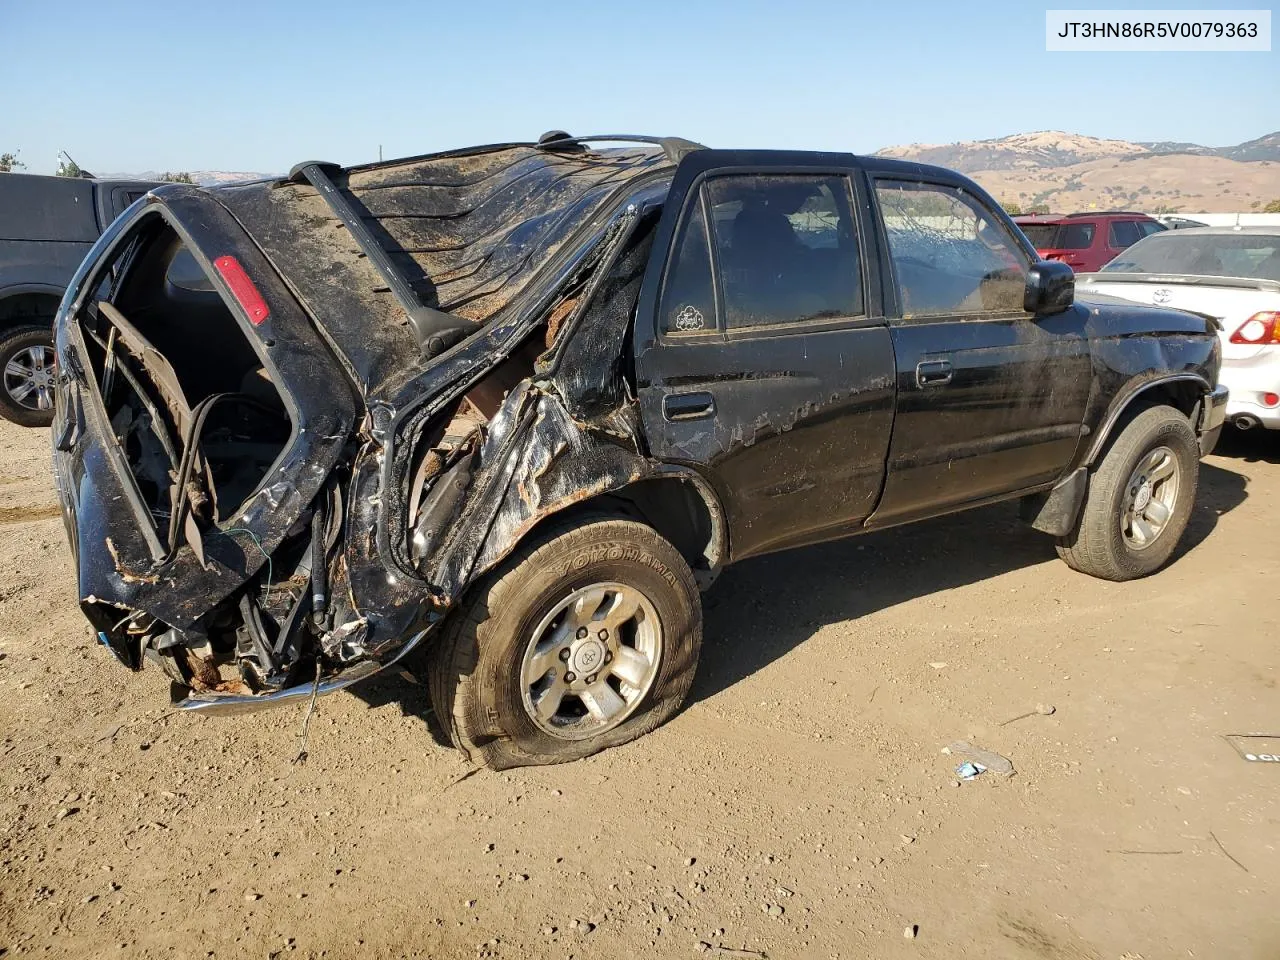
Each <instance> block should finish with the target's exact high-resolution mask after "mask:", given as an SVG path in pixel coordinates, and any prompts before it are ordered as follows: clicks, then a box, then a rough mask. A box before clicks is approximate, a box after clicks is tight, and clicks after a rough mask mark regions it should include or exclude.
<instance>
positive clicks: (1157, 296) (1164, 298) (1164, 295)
mask: <svg viewBox="0 0 1280 960" xmlns="http://www.w3.org/2000/svg"><path fill="white" fill-rule="evenodd" d="M1170 296H1171V294H1170V293H1169V288H1168V287H1161V288H1160V289H1159V290H1157V291H1156V292H1155V293H1153V294H1152V295H1151V302H1152V303H1168V302H1169V297H1170Z"/></svg>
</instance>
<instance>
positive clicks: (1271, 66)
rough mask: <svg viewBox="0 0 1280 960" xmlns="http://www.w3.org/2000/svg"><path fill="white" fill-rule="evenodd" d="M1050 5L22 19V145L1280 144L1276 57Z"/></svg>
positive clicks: (45, 157) (73, 6) (497, 4)
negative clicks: (1263, 140) (559, 141)
mask: <svg viewBox="0 0 1280 960" xmlns="http://www.w3.org/2000/svg"><path fill="white" fill-rule="evenodd" d="M1093 5H1094V6H1104V5H1105V4H1103V3H1101V2H1099V3H1095V4H1093ZM1112 5H1113V6H1124V7H1128V8H1139V7H1154V8H1166V9H1167V8H1174V7H1190V8H1205V7H1208V6H1211V4H1209V3H1207V2H1205V0H1201V2H1199V3H1177V2H1168V0H1166V2H1164V3H1154V4H1153V3H1146V4H1140V3H1132V2H1130V3H1124V4H1121V3H1113V4H1112ZM1248 5H1249V4H1248V3H1235V4H1224V5H1223V6H1224V7H1226V8H1232V7H1241V6H1248ZM1046 6H1053V7H1055V8H1060V7H1068V6H1070V4H1068V3H1065V2H1061V0H1058V2H1054V0H1050V2H1049V3H1047V4H1030V3H1026V2H1020V3H1010V2H998V3H964V2H958V0H915V2H912V0H903V2H892V0H890V2H876V3H869V4H866V5H862V4H859V3H856V2H850V0H843V2H823V0H739V2H729V0H724V2H701V3H700V2H698V0H680V2H673V0H648V2H635V3H620V4H616V5H615V4H611V3H609V2H608V0H604V2H601V0H592V2H568V3H555V2H552V0H522V2H508V0H453V2H449V3H437V2H432V0H423V2H409V0H360V2H348V3H336V2H333V0H312V2H310V3H308V4H306V5H304V4H302V3H297V2H293V0H257V2H245V0H220V2H215V3H207V2H206V3H186V2H183V0H168V2H164V3H158V2H152V0H116V2H113V3H101V2H95V3H88V2H84V0H58V2H50V0H0V151H6V150H21V159H22V160H23V161H25V162H26V163H27V165H28V169H29V171H30V172H33V173H42V172H46V173H47V172H52V170H53V167H54V158H55V154H56V153H57V151H58V150H59V149H66V150H68V151H69V152H70V153H71V155H72V156H73V157H75V159H76V160H77V161H78V162H79V163H80V164H81V165H82V166H84V167H85V168H87V169H90V170H94V171H96V172H99V173H105V172H121V171H141V170H196V169H204V170H207V169H221V170H241V171H262V172H277V171H283V170H287V169H288V168H289V167H290V166H292V165H293V164H294V163H295V162H297V161H298V160H303V159H323V160H335V161H338V162H342V163H355V162H359V161H364V160H370V159H376V158H377V153H378V145H379V144H382V145H383V148H384V151H385V154H386V156H388V157H392V156H397V155H406V154H412V153H421V152H428V151H432V150H436V149H443V148H448V147H454V146H462V145H467V144H473V143H488V142H493V141H500V140H517V139H531V138H534V137H536V136H537V135H538V134H540V133H541V132H543V131H544V130H546V129H549V128H562V129H566V130H569V131H572V132H574V133H578V134H583V133H589V132H590V133H619V132H643V133H656V134H676V135H680V136H685V137H689V138H691V139H694V140H700V141H702V142H704V143H707V144H710V145H714V146H725V147H728V146H780V147H807V148H817V149H837V150H853V151H855V152H868V151H871V150H875V149H877V148H879V147H881V146H885V145H889V144H896V143H907V142H914V141H926V142H934V143H939V142H949V141H953V140H968V139H980V138H986V137H996V136H1003V135H1005V134H1009V133H1020V132H1025V131H1029V130H1043V129H1064V130H1068V131H1072V132H1078V133H1085V134H1090V135H1094V136H1102V137H1119V138H1124V139H1129V140H1191V141H1196V142H1200V143H1205V144H1209V145H1215V146H1217V145H1223V144H1229V143H1236V142H1238V141H1241V140H1246V139H1251V138H1253V137H1256V136H1259V135H1261V134H1264V133H1269V132H1271V131H1274V130H1277V129H1280V96H1278V94H1280V54H1278V53H1277V52H1271V53H1234V54H1227V53H1200V54H1187V53H1144V54H1078V53H1046V52H1045V50H1044V10H1045V7H1046ZM1277 26H1278V27H1280V24H1277Z"/></svg>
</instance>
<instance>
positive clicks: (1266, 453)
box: [1213, 427, 1280, 463]
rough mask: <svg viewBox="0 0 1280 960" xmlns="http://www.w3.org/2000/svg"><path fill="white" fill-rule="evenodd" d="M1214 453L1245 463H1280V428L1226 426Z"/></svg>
mask: <svg viewBox="0 0 1280 960" xmlns="http://www.w3.org/2000/svg"><path fill="white" fill-rule="evenodd" d="M1213 453H1214V455H1215V456H1219V457H1231V458H1233V459H1236V460H1243V461H1244V462H1245V463H1280V430H1263V429H1254V430H1249V431H1247V432H1246V431H1243V430H1237V429H1235V428H1234V427H1225V428H1224V429H1223V431H1222V438H1221V439H1220V440H1219V441H1218V445H1217V446H1216V447H1215V448H1214V450H1213Z"/></svg>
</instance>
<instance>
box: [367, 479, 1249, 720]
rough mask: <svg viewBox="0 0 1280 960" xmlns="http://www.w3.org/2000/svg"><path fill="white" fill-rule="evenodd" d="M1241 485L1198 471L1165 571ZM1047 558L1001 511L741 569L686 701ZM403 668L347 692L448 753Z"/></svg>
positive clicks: (708, 608)
mask: <svg viewBox="0 0 1280 960" xmlns="http://www.w3.org/2000/svg"><path fill="white" fill-rule="evenodd" d="M1245 485H1246V480H1245V478H1244V477H1243V476H1241V475H1240V474H1238V473H1235V472H1233V471H1231V470H1229V469H1223V468H1221V467H1217V466H1214V465H1212V464H1209V463H1202V464H1201V468H1200V490H1199V495H1198V496H1197V498H1196V506H1195V510H1194V512H1193V513H1192V515H1191V520H1190V522H1189V523H1188V525H1187V531H1186V533H1185V534H1184V536H1183V540H1182V543H1181V544H1180V545H1179V547H1178V552H1177V553H1176V554H1175V556H1174V560H1173V562H1175V563H1176V562H1177V560H1178V559H1179V558H1180V557H1182V556H1183V555H1185V554H1186V553H1188V552H1190V551H1192V550H1194V549H1195V548H1196V547H1197V546H1199V545H1200V544H1201V543H1202V542H1203V541H1204V540H1205V539H1206V538H1207V537H1208V536H1209V535H1210V534H1211V533H1212V532H1213V528H1214V527H1215V526H1216V525H1217V522H1218V517H1220V516H1222V515H1223V514H1225V513H1227V512H1229V511H1231V510H1233V509H1235V508H1236V507H1237V506H1239V505H1240V504H1241V503H1243V502H1244V500H1245V499H1246V497H1247V496H1248V494H1247V493H1246V491H1245ZM1051 560H1056V554H1055V552H1054V549H1053V541H1052V539H1051V538H1049V537H1048V536H1046V535H1044V534H1042V533H1038V532H1036V531H1035V530H1032V529H1031V528H1030V527H1027V526H1026V525H1025V524H1023V523H1022V522H1021V521H1020V520H1019V519H1018V516H1017V505H1016V504H1010V503H1004V504H997V505H995V506H991V507H984V508H981V509H978V510H970V511H966V512H964V513H958V514H954V515H952V516H948V517H941V518H939V519H936V520H927V521H923V522H920V523H914V524H909V525H907V526H903V527H898V528H895V529H892V530H884V531H879V532H876V533H871V534H865V535H863V536H859V537H853V538H850V539H847V540H840V541H836V542H834V543H828V544H822V545H819V546H812V547H804V548H801V549H796V550H789V551H786V552H784V553H778V554H772V555H769V556H765V557H759V558H756V559H754V560H747V561H745V562H743V563H741V564H738V565H735V566H733V567H730V568H729V569H727V570H726V571H725V572H724V574H723V575H722V576H721V577H720V579H719V580H718V581H717V582H716V583H715V584H714V585H713V586H712V588H711V590H710V591H708V592H707V593H706V594H705V595H704V596H703V609H704V612H705V617H704V624H703V641H702V656H701V660H700V663H699V666H698V676H697V679H696V680H695V681H694V686H693V690H692V691H691V693H690V695H689V702H690V703H696V702H698V701H700V700H705V699H707V698H709V697H712V696H715V695H716V694H717V693H719V692H721V691H722V690H725V689H727V688H728V687H731V686H733V684H735V683H737V682H738V681H739V680H742V679H744V678H746V677H749V676H751V675H752V674H753V673H755V672H757V671H758V670H761V669H763V668H764V667H766V666H768V665H769V664H770V663H772V662H773V661H774V660H777V659H778V658H780V657H782V656H784V655H786V654H787V653H788V652H790V651H791V650H792V649H794V648H795V647H797V646H798V645H799V644H801V643H803V642H804V641H805V640H807V639H808V638H809V637H811V636H813V635H814V634H815V633H816V632H817V631H818V630H819V629H820V628H821V627H823V626H825V625H827V624H831V623H840V622H843V621H846V620H854V619H857V618H858V617H863V616H867V615H868V614H871V613H875V612H876V611H878V610H883V609H886V608H888V607H892V606H896V605H897V604H900V603H906V602H908V601H911V600H915V599H917V598H919V597H924V596H928V595H930V594H935V593H939V592H941V591H944V590H949V589H952V588H954V587H961V586H965V585H968V584H971V583H975V582H977V581H979V580H984V579H986V578H988V577H994V576H998V575H1000V574H1002V573H1009V572H1011V571H1014V570H1019V569H1021V568H1023V567H1027V566H1031V565H1033V564H1037V563H1046V562H1048V561H1051ZM1081 576H1083V574H1081ZM427 642H428V643H430V639H428V640H427ZM404 668H405V670H407V671H408V676H406V674H405V673H404V672H402V671H399V670H393V671H388V673H386V674H384V675H380V676H378V677H375V678H373V679H371V680H369V681H367V682H365V683H362V684H359V685H357V686H356V687H354V688H352V690H351V692H352V693H354V694H355V695H356V696H357V697H359V698H360V699H361V700H363V701H365V703H367V704H368V705H369V706H370V707H382V706H386V705H388V704H392V703H394V704H397V705H398V706H399V707H400V709H401V710H402V711H403V712H404V713H405V714H406V715H412V716H417V717H420V718H421V719H422V720H423V721H424V722H425V723H426V724H427V726H428V727H429V729H430V731H431V733H432V736H433V737H434V738H435V740H436V741H437V742H438V743H440V744H443V745H448V742H449V741H448V739H447V737H446V736H445V735H444V731H443V729H442V728H441V727H440V724H439V723H438V721H437V719H436V717H435V716H434V715H433V714H432V711H431V703H430V699H429V697H428V695H427V687H426V677H427V669H426V658H425V655H424V654H422V653H420V652H419V653H415V654H413V655H411V656H410V657H408V658H406V661H405V663H404Z"/></svg>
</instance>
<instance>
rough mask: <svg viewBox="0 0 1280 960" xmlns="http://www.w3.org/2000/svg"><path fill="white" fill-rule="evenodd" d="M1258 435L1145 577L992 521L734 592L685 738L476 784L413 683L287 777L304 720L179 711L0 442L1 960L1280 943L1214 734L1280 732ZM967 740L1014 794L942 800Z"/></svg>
mask: <svg viewBox="0 0 1280 960" xmlns="http://www.w3.org/2000/svg"><path fill="white" fill-rule="evenodd" d="M1278 439H1280V438H1274V437H1262V436H1258V435H1256V434H1250V435H1248V436H1241V437H1232V438H1231V439H1230V442H1228V443H1225V444H1224V448H1223V449H1222V451H1221V452H1220V454H1219V455H1215V456H1214V457H1212V458H1211V459H1209V460H1208V461H1207V462H1206V463H1205V465H1204V466H1203V469H1202V473H1201V490H1200V497H1199V501H1198V506H1197V509H1196V513H1195V516H1194V519H1193V521H1192V526H1191V528H1190V530H1189V531H1188V535H1187V537H1186V539H1185V541H1184V544H1183V549H1182V552H1181V555H1180V556H1179V557H1178V559H1177V560H1176V562H1174V563H1173V564H1172V566H1170V567H1169V568H1167V569H1166V570H1164V571H1163V572H1161V573H1160V574H1158V575H1157V576H1155V577H1153V578H1150V579H1148V580H1145V581H1140V582H1136V583H1131V584H1124V585H1119V584H1110V583H1103V582H1101V581H1095V580H1091V579H1089V578H1087V577H1084V576H1082V575H1079V574H1075V573H1073V572H1071V571H1070V570H1068V569H1067V567H1066V566H1065V565H1063V564H1062V563H1060V562H1059V561H1058V560H1057V559H1056V558H1055V556H1054V553H1053V548H1052V545H1051V544H1050V542H1049V541H1048V540H1047V539H1046V538H1044V537H1042V536H1041V535H1039V534H1036V533H1034V532H1032V531H1030V530H1027V529H1025V528H1023V527H1022V526H1020V525H1019V524H1018V523H1017V521H1016V518H1015V511H1014V509H1013V508H1012V507H1009V506H1000V507H996V508H989V509H984V510H981V511H978V512H974V513H971V514H968V515H962V516H958V517H953V518H947V519H943V520H939V521H934V522H930V523H926V524H921V525H916V526H914V527H910V528H906V529H903V530H899V531H889V532H885V533H881V534H876V535H873V536H870V537H865V538H862V539H856V540H850V541H846V542H842V543H838V544H833V545H828V546H824V547H817V548H811V549H807V550H802V551H795V552H792V553H787V554H782V555H778V556H775V557H769V558H765V559H761V560H757V561H752V562H749V563H746V564H744V565H742V566H740V567H735V568H732V569H730V570H728V571H726V573H725V574H724V575H723V577H722V578H721V580H720V581H719V582H718V583H717V584H716V585H715V587H714V588H713V589H712V591H711V592H710V593H709V594H708V595H707V597H706V604H707V608H708V609H707V622H706V642H705V645H704V648H703V663H702V667H701V668H700V674H699V679H698V682H697V684H696V687H695V690H694V694H693V696H692V697H691V700H690V702H689V704H688V705H687V706H686V707H685V709H684V710H683V711H682V712H681V713H680V714H679V715H678V716H677V717H676V718H675V720H673V721H672V722H671V723H670V724H668V725H667V726H665V727H664V728H662V729H661V730H659V731H657V732H656V733H654V734H652V735H650V736H648V737H646V738H644V739H643V740H641V741H639V742H637V743H635V744H633V745H631V746H628V747H625V748H622V749H618V750H614V751H611V752H608V753H605V754H603V755H600V756H597V757H595V758H593V759H591V760H588V761H583V762H579V763H576V764H573V765H569V766H560V767H550V768H541V769H533V770H521V771H516V772H511V773H502V774H495V773H490V772H485V771H481V772H477V773H474V774H473V775H468V774H469V773H470V771H469V770H468V768H467V767H466V765H464V763H463V762H462V760H461V758H460V757H459V756H458V755H456V754H455V753H454V752H452V751H451V750H448V749H445V748H444V747H442V746H440V745H439V744H438V743H437V742H436V740H435V739H434V738H433V734H432V733H431V730H430V727H429V724H428V722H427V717H426V714H427V706H426V698H425V691H424V689H423V687H422V686H421V685H420V684H417V683H414V682H411V681H410V680H409V679H406V678H404V677H401V676H393V677H391V678H389V679H386V680H375V681H373V682H370V683H369V684H368V685H367V686H366V687H365V688H363V689H359V691H358V695H352V694H338V695H335V696H333V697H330V698H328V699H323V700H321V701H320V702H319V704H318V709H317V713H316V716H315V719H314V720H313V722H312V725H311V732H310V742H309V750H310V755H309V759H307V761H306V762H305V763H302V764H294V763H292V762H291V761H292V760H293V759H294V757H295V756H296V755H297V753H298V749H299V736H298V735H299V730H300V726H301V721H302V715H303V711H302V708H301V707H289V708H286V709H284V710H280V711H274V712H267V713H260V714H254V715H248V716H241V717H234V718H224V719H202V718H199V717H192V716H185V715H175V714H174V713H173V712H172V711H171V708H170V706H169V700H168V684H167V682H166V681H165V680H164V678H163V677H162V675H161V674H160V673H159V671H157V670H154V669H148V670H145V671H143V672H142V673H140V674H136V675H135V674H129V673H126V672H124V671H123V670H122V669H121V668H119V667H118V666H117V665H116V664H115V663H114V661H112V660H111V659H110V658H109V657H108V655H107V654H106V652H105V651H104V650H103V649H101V648H100V647H99V646H98V645H97V644H96V642H95V641H94V639H93V637H92V635H91V633H90V631H89V629H88V627H87V625H86V624H85V623H84V622H83V621H82V619H81V617H80V614H79V612H78V610H77V607H76V604H75V593H74V583H73V579H72V569H71V563H70V559H69V554H68V551H67V549H66V546H65V542H64V536H63V529H62V524H61V520H60V519H59V518H58V516H57V511H56V508H55V506H54V501H53V496H52V493H51V490H50V480H49V476H48V468H47V463H48V446H47V441H46V438H45V436H44V435H43V433H41V432H36V431H23V430H21V429H18V428H16V427H12V426H10V425H9V424H6V423H0V558H2V560H0V562H2V563H3V574H4V575H3V577H2V578H0V733H2V735H3V741H2V743H0V771H3V778H2V780H0V956H4V957H6V958H8V957H27V956H39V957H75V958H94V957H113V958H114V957H130V958H132V957H147V958H160V957H165V958H168V957H183V958H188V957H189V958H203V957H219V958H235V957H261V958H268V957H286V958H292V957H297V958H318V957H328V958H345V957H378V958H383V957H385V958H400V957H495V958H496V957H502V958H525V957H527V958H570V957H573V958H591V957H602V958H618V957H683V956H691V955H699V954H704V955H707V956H710V957H727V958H739V960H741V958H746V960H750V958H755V957H766V956H767V957H769V958H787V957H800V958H808V957H815V958H827V957H876V958H900V957H912V958H915V957H984V958H986V957H993V958H1015V960H1020V958H1028V960H1029V958H1043V960H1094V958H1098V960H1104V958H1105V960H1121V958H1124V960H1136V958H1142V960H1156V958H1166V957H1167V958H1174V957H1178V958H1184V957H1195V958H1246V960H1252V958H1276V957H1280V910H1277V908H1276V903H1277V895H1278V894H1280V858H1278V857H1277V847H1278V845H1280V764H1271V763H1263V762H1258V763H1250V762H1246V761H1245V760H1244V759H1242V757H1241V756H1240V755H1238V754H1237V753H1236V752H1235V751H1234V750H1233V749H1232V747H1231V746H1230V745H1229V744H1228V743H1227V742H1226V741H1224V740H1223V739H1222V735H1224V734H1239V733H1251V732H1253V733H1280V691H1277V687H1276V678H1277V675H1278V673H1280V670H1278V668H1280V645H1277V643H1276V638H1277V635H1280V622H1278V619H1280V602H1277V600H1278V599H1280V508H1278V507H1277V503H1280V442H1277V440H1278ZM410 666H411V668H416V667H417V665H416V664H411V665H410ZM1038 703H1039V704H1052V705H1053V706H1055V707H1056V712H1055V713H1054V714H1053V715H1052V716H1041V715H1035V716H1031V717H1028V718H1025V719H1022V720H1018V721H1016V722H1014V723H1011V724H1008V725H1004V726H1002V725H1001V721H1005V720H1008V719H1009V718H1011V717H1014V716H1016V715H1018V714H1021V713H1024V712H1026V711H1030V710H1034V709H1035V707H1036V705H1037V704H1038ZM959 739H968V740H971V741H972V742H973V743H975V744H979V745H981V746H984V747H987V748H989V749H992V750H996V751H998V752H999V753H1001V754H1003V755H1004V756H1006V757H1008V758H1010V759H1011V760H1012V761H1013V764H1014V766H1015V767H1016V771H1017V772H1016V775H1015V776H1013V777H1012V778H1011V779H1007V780H1006V779H1001V778H997V777H995V776H993V775H991V774H990V773H988V774H984V775H982V776H981V777H979V778H978V779H976V780H973V781H971V782H966V783H963V784H961V783H959V782H958V781H957V780H956V778H955V776H954V773H953V771H954V768H955V766H956V764H957V762H958V758H957V757H955V756H948V755H944V754H943V753H942V752H941V749H942V748H943V747H944V746H946V745H947V744H948V743H950V742H952V741H955V740H959ZM905 933H914V937H908V936H906V935H905Z"/></svg>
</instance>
